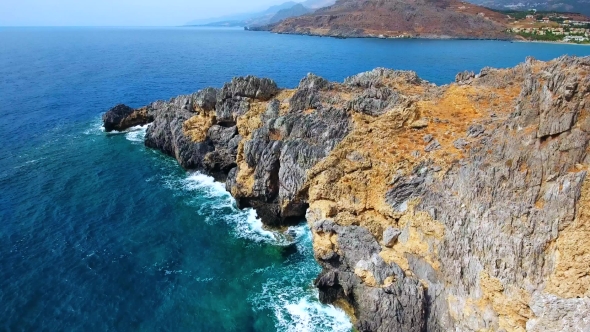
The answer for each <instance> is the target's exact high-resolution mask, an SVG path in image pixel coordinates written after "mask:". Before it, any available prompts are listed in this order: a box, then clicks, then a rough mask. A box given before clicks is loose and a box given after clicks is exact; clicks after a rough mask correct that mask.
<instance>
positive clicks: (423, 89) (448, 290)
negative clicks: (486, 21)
mask: <svg viewBox="0 0 590 332" xmlns="http://www.w3.org/2000/svg"><path fill="white" fill-rule="evenodd" d="M589 107H590V58H574V57H562V58H559V59H556V60H553V61H549V62H541V61H536V60H534V59H527V61H526V62H525V63H523V64H520V65H518V66H516V67H515V68H511V69H492V68H485V69H483V70H482V71H481V72H480V73H478V74H475V73H461V74H459V75H457V82H456V83H453V84H449V85H445V86H436V85H434V84H430V83H428V82H426V81H423V80H421V79H420V78H419V77H418V76H417V75H416V74H415V73H413V72H407V71H393V70H388V69H375V70H373V71H370V72H366V73H362V74H359V75H356V76H353V77H350V78H348V79H346V80H345V81H344V82H343V83H333V82H328V81H326V80H325V79H323V78H320V77H317V76H315V75H312V74H310V75H308V76H306V77H305V78H303V79H302V80H301V82H300V84H299V86H298V87H297V88H295V89H279V88H278V87H277V86H276V84H275V83H274V82H273V81H271V80H268V79H259V78H255V77H245V78H236V79H234V80H233V81H232V82H230V83H228V84H226V85H225V86H224V87H223V88H222V89H219V90H217V89H212V88H210V89H205V90H203V91H200V92H197V93H195V94H193V95H189V96H180V97H177V98H175V99H173V100H171V101H169V102H155V103H153V104H151V105H149V106H147V107H145V108H142V109H139V110H137V112H143V113H146V114H147V115H149V117H148V116H145V119H146V122H149V121H152V120H153V122H152V124H151V125H150V127H149V129H148V131H147V135H146V145H148V146H150V147H153V148H156V149H159V150H161V151H163V152H165V153H167V154H169V155H171V156H173V157H175V158H176V159H177V160H178V161H179V162H180V164H181V165H183V166H184V167H185V168H191V169H199V170H201V171H203V172H208V173H211V174H213V175H215V176H217V177H218V179H221V180H225V182H226V188H227V189H228V191H230V192H231V193H232V195H233V196H234V197H235V198H236V199H237V201H238V203H239V204H240V205H241V206H244V207H245V206H252V207H254V208H255V209H256V210H257V212H258V215H259V216H260V217H261V219H262V220H263V222H264V223H265V224H267V225H270V226H283V225H288V224H291V223H294V222H297V221H299V220H301V219H302V218H304V217H305V218H306V219H307V222H308V223H309V225H310V227H311V229H312V232H313V241H314V252H315V257H316V259H317V260H318V262H319V263H320V264H321V265H322V267H323V272H322V273H321V275H320V276H318V278H317V280H316V282H315V284H316V286H317V287H318V288H319V290H320V299H321V300H322V301H324V302H327V303H335V304H337V305H339V306H341V307H343V308H344V309H345V310H346V311H347V312H348V313H349V315H350V316H351V318H352V320H353V322H354V323H355V325H356V327H357V329H358V330H359V331H424V330H428V331H449V330H456V331H480V330H489V331H501V330H505V331H585V330H586V329H588V328H590V325H589V324H590V321H588V320H587V317H590V242H589V241H588V240H587V239H588V238H590V201H589V200H590V181H589V180H588V177H587V172H588V167H589V164H590V157H588V142H589V137H588V132H589V130H590V114H589V112H590V110H589ZM127 113H129V112H127ZM127 113H125V114H127ZM143 113H142V114H143ZM130 114H133V112H131V113H130ZM127 116H133V115H129V114H127ZM106 118H112V117H106ZM117 119H118V118H117ZM117 121H118V122H119V123H120V122H121V120H120V119H118V120H117ZM134 123H135V122H134Z"/></svg>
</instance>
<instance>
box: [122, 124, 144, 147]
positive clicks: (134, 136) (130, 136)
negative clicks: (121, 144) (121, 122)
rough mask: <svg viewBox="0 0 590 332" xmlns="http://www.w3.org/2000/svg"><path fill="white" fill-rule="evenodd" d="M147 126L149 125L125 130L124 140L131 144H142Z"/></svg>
mask: <svg viewBox="0 0 590 332" xmlns="http://www.w3.org/2000/svg"><path fill="white" fill-rule="evenodd" d="M148 126H149V124H147V125H143V126H135V127H131V128H129V129H127V130H125V131H124V133H125V138H126V139H127V140H128V141H131V142H136V143H143V141H144V140H145V133H146V130H147V128H148Z"/></svg>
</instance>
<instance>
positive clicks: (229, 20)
mask: <svg viewBox="0 0 590 332" xmlns="http://www.w3.org/2000/svg"><path fill="white" fill-rule="evenodd" d="M314 1H318V0H314ZM295 5H298V3H297V2H294V1H288V2H285V3H282V4H280V5H276V6H271V7H269V8H268V9H266V10H264V11H261V12H251V13H243V14H237V15H228V16H220V17H213V18H207V19H201V20H193V21H190V22H188V23H186V25H236V26H244V25H245V24H244V23H245V22H249V21H253V20H261V19H262V18H265V17H266V18H267V19H270V18H272V17H273V16H274V15H275V14H276V13H278V12H279V11H281V10H283V9H289V8H291V7H293V6H295Z"/></svg>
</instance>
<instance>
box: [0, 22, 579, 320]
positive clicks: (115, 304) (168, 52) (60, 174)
mask: <svg viewBox="0 0 590 332" xmlns="http://www.w3.org/2000/svg"><path fill="white" fill-rule="evenodd" d="M0 45H2V47H0V142H2V146H3V149H4V150H3V153H2V154H0V192H1V195H0V219H1V223H0V330H8V331H38V330H48V331H275V330H279V331H348V330H350V328H351V325H350V323H349V322H348V320H347V319H346V317H345V315H344V314H343V313H342V312H341V311H340V310H338V309H335V308H333V307H331V306H324V305H321V304H319V303H318V301H317V292H316V291H315V290H314V288H313V287H312V281H313V279H314V277H315V276H316V275H317V273H318V272H319V270H320V268H319V266H318V265H317V264H316V263H315V261H314V260H313V253H312V249H311V239H310V233H309V230H308V229H307V227H306V226H305V224H304V223H302V225H301V226H298V227H293V228H291V229H290V230H289V231H287V233H286V234H281V233H274V232H269V231H266V230H264V229H263V228H262V226H261V224H260V222H259V221H258V220H257V219H256V215H255V213H254V212H253V211H251V210H245V211H239V210H238V209H236V207H235V203H234V202H233V200H232V198H231V197H230V196H229V195H228V194H227V193H226V192H225V191H224V190H223V185H221V184H218V183H215V182H213V180H212V179H211V178H209V177H207V176H204V175H202V174H198V173H187V172H185V171H183V170H182V169H180V168H179V167H178V166H177V165H176V163H175V162H174V161H173V160H171V159H170V158H168V157H166V156H163V155H161V154H160V153H158V152H156V151H152V150H149V149H146V148H145V147H144V146H143V144H142V138H143V135H144V133H145V127H144V128H134V129H133V130H130V131H129V132H125V133H119V134H105V133H104V132H103V130H102V129H101V122H100V115H101V113H103V112H104V111H106V110H107V109H108V108H110V107H111V106H113V105H115V104H117V103H126V104H129V105H131V106H141V105H144V104H147V103H149V102H151V101H154V100H156V99H168V98H170V97H173V96H176V95H178V94H183V93H190V92H193V91H196V90H198V89H200V88H203V87H205V86H220V85H221V84H222V83H223V82H225V81H228V80H230V79H231V77H232V76H236V75H246V74H255V75H259V76H266V77H271V78H274V79H275V80H276V81H277V82H278V83H279V85H281V86H285V87H293V86H295V85H296V84H297V82H298V81H299V79H301V78H302V77H303V76H304V75H305V74H306V73H307V72H315V73H317V74H319V75H322V76H324V77H326V78H329V79H331V80H342V79H343V78H344V77H346V76H348V75H352V74H355V73H357V72H361V71H365V70H369V69H372V68H374V67H378V66H382V67H391V68H397V69H412V70H415V71H417V72H418V74H419V75H421V76H422V77H423V78H425V79H428V80H430V81H433V82H436V83H439V84H444V83H448V82H450V81H452V80H453V78H454V75H455V74H456V73H457V72H458V71H461V70H479V69H480V68H482V67H484V66H495V67H508V66H513V65H515V64H517V63H518V62H521V61H523V60H524V58H525V56H527V55H533V56H535V57H537V58H539V59H550V58H553V57H556V56H559V55H562V54H566V53H567V54H576V55H588V54H590V47H581V46H567V45H550V44H525V43H508V42H495V41H428V40H415V41H414V40H398V41H396V40H371V39H347V40H340V39H329V38H317V37H305V36H286V35H273V34H268V33H253V32H245V31H241V30H232V29H227V30H224V29H187V28H168V29H163V28H162V29H153V28H150V29H147V28H133V29H132V28H125V29H122V28H22V29H13V28H0Z"/></svg>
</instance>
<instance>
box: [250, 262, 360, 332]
mask: <svg viewBox="0 0 590 332" xmlns="http://www.w3.org/2000/svg"><path fill="white" fill-rule="evenodd" d="M282 272H284V273H287V277H283V279H281V280H273V279H271V280H269V281H268V282H267V283H265V284H264V286H263V291H262V293H261V294H259V295H258V296H257V297H256V298H254V299H252V302H253V304H254V308H255V310H264V309H267V310H270V311H272V312H273V314H274V316H275V318H276V323H275V327H276V329H277V330H278V331H287V332H327V331H336V332H345V331H346V332H348V331H351V330H352V324H351V322H350V320H349V318H348V317H347V316H346V313H345V312H344V311H343V310H342V309H339V308H336V307H334V306H333V305H325V304H322V303H321V302H320V301H319V295H318V291H317V289H315V288H313V285H311V284H310V285H309V287H308V288H307V289H302V288H301V287H298V286H297V285H296V283H297V282H300V280H297V279H298V276H297V275H295V273H297V271H291V272H289V271H282ZM281 274H282V273H281ZM292 279H295V280H297V281H296V282H293V283H291V284H290V283H289V281H290V280H292Z"/></svg>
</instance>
